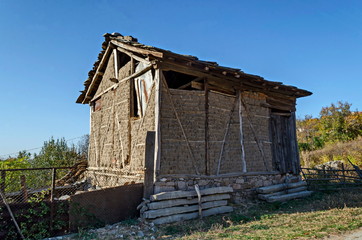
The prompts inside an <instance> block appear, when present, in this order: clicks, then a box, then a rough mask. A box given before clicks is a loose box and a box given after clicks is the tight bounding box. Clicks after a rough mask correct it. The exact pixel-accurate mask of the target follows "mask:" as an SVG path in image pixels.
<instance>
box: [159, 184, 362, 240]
mask: <svg viewBox="0 0 362 240" xmlns="http://www.w3.org/2000/svg"><path fill="white" fill-rule="evenodd" d="M359 192H361V191H360V189H355V190H350V191H343V192H329V193H315V194H314V195H313V196H311V197H309V198H306V199H300V200H293V201H289V202H286V203H272V204H271V203H254V204H249V205H248V206H243V207H241V206H235V211H234V212H233V213H231V214H228V215H223V216H213V217H208V218H204V219H202V220H193V221H186V222H182V223H175V224H168V225H164V226H161V227H160V228H159V236H158V237H159V238H160V239H166V238H167V239H170V238H173V239H174V238H177V239H314V238H322V237H325V236H328V235H331V234H340V233H343V232H346V231H349V230H354V229H357V228H360V227H362V193H359Z"/></svg>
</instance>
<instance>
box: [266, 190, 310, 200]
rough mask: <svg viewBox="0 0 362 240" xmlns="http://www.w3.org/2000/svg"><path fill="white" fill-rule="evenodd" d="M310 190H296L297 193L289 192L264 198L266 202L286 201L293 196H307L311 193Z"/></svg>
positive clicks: (293, 197)
mask: <svg viewBox="0 0 362 240" xmlns="http://www.w3.org/2000/svg"><path fill="white" fill-rule="evenodd" d="M312 193H313V192H312V191H303V192H297V193H290V194H285V195H280V196H271V197H268V198H266V201H267V202H283V201H288V200H291V199H295V198H302V197H308V196H310V195H311V194H312Z"/></svg>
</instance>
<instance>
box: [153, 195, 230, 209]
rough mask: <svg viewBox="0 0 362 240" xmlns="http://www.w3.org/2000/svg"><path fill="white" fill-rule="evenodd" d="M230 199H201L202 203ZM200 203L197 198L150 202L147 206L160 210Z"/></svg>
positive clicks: (210, 196)
mask: <svg viewBox="0 0 362 240" xmlns="http://www.w3.org/2000/svg"><path fill="white" fill-rule="evenodd" d="M227 199H230V194H216V195H209V196H204V197H202V198H201V202H202V203H203V202H210V201H218V200H227ZM196 203H198V199H197V198H192V199H173V200H165V201H159V202H150V203H148V204H147V206H148V208H149V209H160V208H169V207H175V206H181V205H192V204H196Z"/></svg>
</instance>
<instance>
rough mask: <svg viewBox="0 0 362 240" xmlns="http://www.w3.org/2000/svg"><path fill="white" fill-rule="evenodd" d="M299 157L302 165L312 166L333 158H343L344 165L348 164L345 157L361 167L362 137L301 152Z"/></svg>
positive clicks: (333, 159)
mask: <svg viewBox="0 0 362 240" xmlns="http://www.w3.org/2000/svg"><path fill="white" fill-rule="evenodd" d="M300 157H301V162H302V165H303V166H304V167H314V166H315V165H318V164H321V163H325V162H329V161H335V160H343V161H344V162H345V164H346V166H349V163H348V161H347V157H349V158H350V160H351V161H352V162H353V163H354V164H356V165H359V166H360V167H362V137H360V138H358V139H355V140H353V141H349V142H345V143H342V142H340V143H334V144H330V145H327V146H325V147H324V148H322V149H320V150H315V151H311V152H302V153H301V154H300Z"/></svg>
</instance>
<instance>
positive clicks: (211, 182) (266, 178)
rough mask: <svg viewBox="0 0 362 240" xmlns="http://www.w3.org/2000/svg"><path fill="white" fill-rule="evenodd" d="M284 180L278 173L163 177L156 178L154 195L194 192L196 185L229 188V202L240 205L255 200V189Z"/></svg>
mask: <svg viewBox="0 0 362 240" xmlns="http://www.w3.org/2000/svg"><path fill="white" fill-rule="evenodd" d="M285 178H286V176H282V175H281V174H279V173H275V174H262V175H261V174H260V173H246V174H240V175H234V176H222V175H220V176H200V177H177V176H165V177H161V178H158V179H157V181H156V182H155V185H154V193H160V192H170V191H177V190H194V189H195V188H194V186H195V185H196V184H198V185H199V187H200V189H205V188H211V187H219V186H229V187H232V188H233V189H234V193H233V194H232V199H231V201H232V202H234V203H242V202H245V201H248V200H251V199H253V198H256V192H255V188H258V187H263V186H270V185H273V184H279V183H283V182H285Z"/></svg>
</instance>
